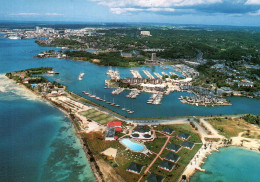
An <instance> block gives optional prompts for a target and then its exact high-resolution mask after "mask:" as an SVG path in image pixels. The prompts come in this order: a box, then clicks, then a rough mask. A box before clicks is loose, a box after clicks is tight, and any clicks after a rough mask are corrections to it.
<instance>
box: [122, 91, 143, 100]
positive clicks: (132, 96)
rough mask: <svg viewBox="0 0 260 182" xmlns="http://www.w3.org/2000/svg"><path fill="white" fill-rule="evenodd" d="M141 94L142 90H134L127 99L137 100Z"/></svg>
mask: <svg viewBox="0 0 260 182" xmlns="http://www.w3.org/2000/svg"><path fill="white" fill-rule="evenodd" d="M140 93H141V91H140V90H133V91H131V92H130V93H129V94H128V95H127V96H126V97H127V98H131V99H135V98H136V97H137V96H138V95H139V94H140Z"/></svg>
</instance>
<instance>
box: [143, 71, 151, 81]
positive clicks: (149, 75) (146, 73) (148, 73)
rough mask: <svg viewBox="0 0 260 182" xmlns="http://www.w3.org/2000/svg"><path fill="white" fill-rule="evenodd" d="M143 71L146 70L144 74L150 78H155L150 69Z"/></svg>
mask: <svg viewBox="0 0 260 182" xmlns="http://www.w3.org/2000/svg"><path fill="white" fill-rule="evenodd" d="M143 72H144V74H145V75H146V76H147V77H148V78H150V79H154V76H153V75H152V74H151V73H150V72H149V71H147V70H143Z"/></svg>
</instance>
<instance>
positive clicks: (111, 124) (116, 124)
mask: <svg viewBox="0 0 260 182" xmlns="http://www.w3.org/2000/svg"><path fill="white" fill-rule="evenodd" d="M107 126H108V127H114V128H115V129H116V131H122V122H121V121H112V122H108V123H107Z"/></svg>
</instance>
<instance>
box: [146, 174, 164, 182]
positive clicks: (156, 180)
mask: <svg viewBox="0 0 260 182" xmlns="http://www.w3.org/2000/svg"><path fill="white" fill-rule="evenodd" d="M163 180H164V177H162V176H160V175H157V174H155V173H151V174H150V175H149V176H148V178H147V180H145V182H163Z"/></svg>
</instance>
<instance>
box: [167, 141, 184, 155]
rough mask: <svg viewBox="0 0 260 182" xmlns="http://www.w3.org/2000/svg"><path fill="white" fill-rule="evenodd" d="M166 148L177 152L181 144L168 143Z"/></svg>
mask: <svg viewBox="0 0 260 182" xmlns="http://www.w3.org/2000/svg"><path fill="white" fill-rule="evenodd" d="M166 149H168V150H170V151H173V152H176V153H177V152H178V151H179V150H180V149H181V146H180V145H176V144H174V143H171V144H170V145H168V146H167V147H166Z"/></svg>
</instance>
